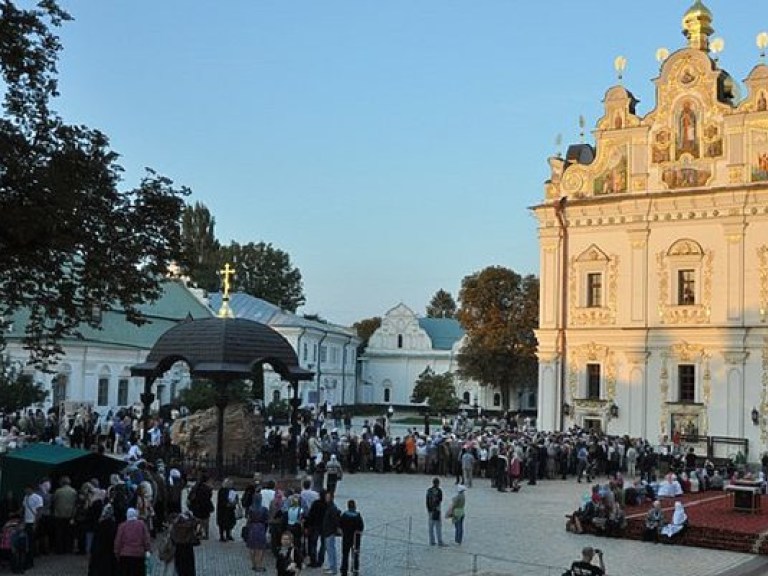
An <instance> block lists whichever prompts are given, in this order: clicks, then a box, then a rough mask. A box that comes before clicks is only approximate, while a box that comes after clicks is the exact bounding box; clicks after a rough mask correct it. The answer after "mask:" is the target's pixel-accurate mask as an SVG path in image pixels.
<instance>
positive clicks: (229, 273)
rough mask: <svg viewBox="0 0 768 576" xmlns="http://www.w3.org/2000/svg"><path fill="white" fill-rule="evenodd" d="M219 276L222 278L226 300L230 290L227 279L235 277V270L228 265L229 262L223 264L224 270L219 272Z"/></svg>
mask: <svg viewBox="0 0 768 576" xmlns="http://www.w3.org/2000/svg"><path fill="white" fill-rule="evenodd" d="M219 274H221V276H222V277H223V278H224V298H226V299H228V298H229V290H230V288H231V284H230V282H229V277H230V276H234V275H235V269H234V268H232V267H231V266H230V265H229V262H227V263H226V264H224V269H223V270H219Z"/></svg>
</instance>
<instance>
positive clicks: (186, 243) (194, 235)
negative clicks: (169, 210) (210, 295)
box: [180, 202, 221, 292]
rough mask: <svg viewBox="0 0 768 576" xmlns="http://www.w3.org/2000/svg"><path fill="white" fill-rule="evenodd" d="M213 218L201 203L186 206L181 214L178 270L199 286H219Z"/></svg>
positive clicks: (217, 252)
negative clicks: (179, 266) (179, 265)
mask: <svg viewBox="0 0 768 576" xmlns="http://www.w3.org/2000/svg"><path fill="white" fill-rule="evenodd" d="M215 226H216V219H215V218H214V217H213V216H211V213H210V211H209V210H208V208H207V207H206V206H205V204H202V203H201V202H195V204H194V205H193V206H186V207H185V208H184V213H183V214H182V216H181V259H180V264H181V270H182V273H183V274H184V275H186V276H189V278H190V279H191V280H192V282H194V283H195V284H196V285H197V286H199V287H200V288H203V289H204V290H208V291H209V292H215V291H217V290H218V289H219V283H220V279H219V274H218V273H219V263H220V260H221V255H220V254H219V250H220V248H221V247H220V245H219V241H218V240H216V236H215V233H214V228H215Z"/></svg>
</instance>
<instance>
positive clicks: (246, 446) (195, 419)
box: [171, 404, 264, 460]
mask: <svg viewBox="0 0 768 576" xmlns="http://www.w3.org/2000/svg"><path fill="white" fill-rule="evenodd" d="M218 412H219V411H218V409H216V408H215V407H214V408H208V409H207V410H199V411H197V412H195V413H194V414H190V415H189V416H186V417H185V418H179V419H178V420H176V421H175V422H174V423H173V427H172V428H171V441H172V442H173V444H175V445H176V446H178V447H179V448H180V449H181V451H182V453H183V454H184V455H185V457H186V458H192V459H196V458H201V459H207V458H215V457H216V434H217V430H218V419H219V417H218ZM263 444H264V422H263V420H262V418H261V415H259V414H255V413H254V411H253V408H252V407H251V406H250V405H248V404H231V405H229V406H227V407H226V408H225V409H224V459H225V460H227V459H230V458H243V459H246V460H255V459H256V457H257V456H258V455H259V453H260V450H261V447H262V445H263Z"/></svg>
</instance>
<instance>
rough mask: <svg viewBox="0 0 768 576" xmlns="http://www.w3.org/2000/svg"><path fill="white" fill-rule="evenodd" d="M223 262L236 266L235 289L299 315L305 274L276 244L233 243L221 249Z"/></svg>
mask: <svg viewBox="0 0 768 576" xmlns="http://www.w3.org/2000/svg"><path fill="white" fill-rule="evenodd" d="M221 256H222V260H221V262H222V263H223V262H230V263H232V264H233V265H234V267H235V278H234V287H235V289H236V290H240V291H242V292H245V293H247V294H250V295H251V296H256V297H257V298H262V299H263V300H266V301H267V302H272V303H273V304H275V305H277V306H279V307H280V308H282V309H283V310H288V311H289V312H296V309H297V308H298V307H299V306H301V305H302V304H304V302H305V301H306V298H305V297H304V287H303V284H302V281H301V272H300V271H299V269H298V268H295V267H293V265H292V264H291V259H290V257H289V256H288V254H287V253H285V252H283V251H282V250H280V249H278V248H275V247H273V246H272V244H266V243H264V242H259V243H258V244H255V243H253V242H249V243H248V244H242V245H241V244H238V243H237V242H232V243H231V244H230V245H229V246H226V247H224V248H222V250H221Z"/></svg>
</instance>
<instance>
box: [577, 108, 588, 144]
mask: <svg viewBox="0 0 768 576" xmlns="http://www.w3.org/2000/svg"><path fill="white" fill-rule="evenodd" d="M586 125H587V121H586V120H584V115H583V114H579V139H580V140H581V143H582V144H584V126H586Z"/></svg>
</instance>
